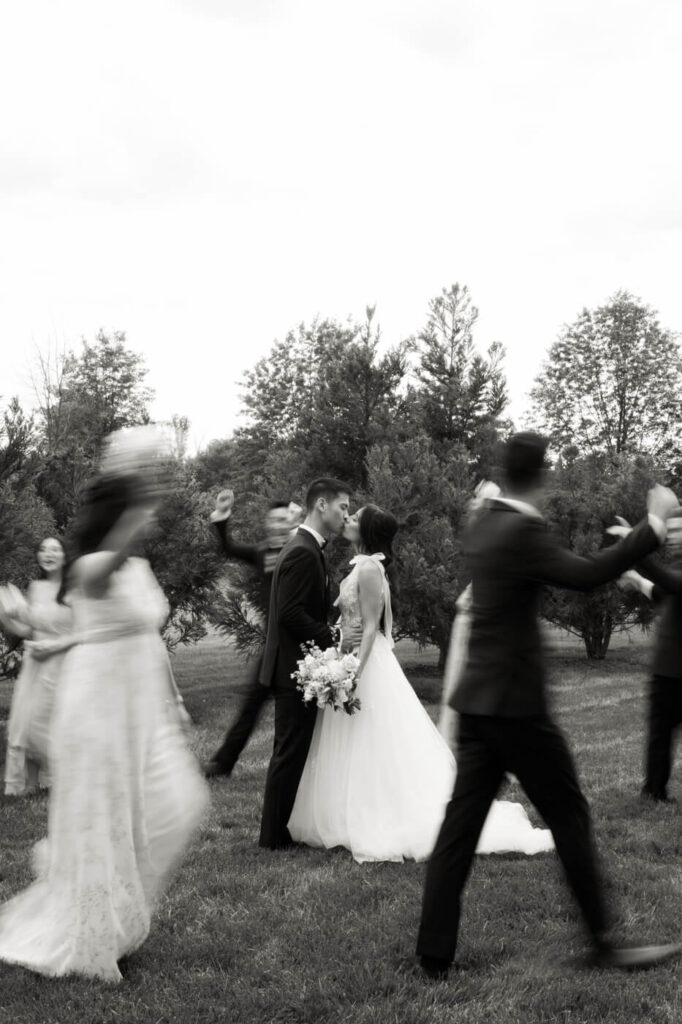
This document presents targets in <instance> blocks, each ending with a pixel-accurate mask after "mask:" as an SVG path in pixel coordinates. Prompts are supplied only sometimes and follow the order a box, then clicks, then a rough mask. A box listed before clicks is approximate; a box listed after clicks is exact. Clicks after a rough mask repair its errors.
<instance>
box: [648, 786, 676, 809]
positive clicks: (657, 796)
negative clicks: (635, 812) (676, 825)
mask: <svg viewBox="0 0 682 1024" xmlns="http://www.w3.org/2000/svg"><path fill="white" fill-rule="evenodd" d="M639 795H640V797H641V798H642V800H648V801H650V802H651V803H653V804H672V805H675V804H677V800H676V799H675V797H674V796H667V795H666V794H665V793H650V792H649V791H648V790H647V789H643V790H642V791H641V793H640V794H639Z"/></svg>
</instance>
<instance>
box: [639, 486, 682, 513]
mask: <svg viewBox="0 0 682 1024" xmlns="http://www.w3.org/2000/svg"><path fill="white" fill-rule="evenodd" d="M646 507H647V512H648V513H649V515H652V516H658V518H659V519H662V520H663V522H664V523H665V522H666V520H668V519H669V518H670V516H671V515H672V513H673V512H674V511H675V510H676V509H677V508H679V502H678V500H677V496H676V495H675V493H674V492H673V491H671V490H670V488H669V487H663V485H662V484H654V486H653V487H652V488H651V490H650V491H649V493H648V494H647V500H646Z"/></svg>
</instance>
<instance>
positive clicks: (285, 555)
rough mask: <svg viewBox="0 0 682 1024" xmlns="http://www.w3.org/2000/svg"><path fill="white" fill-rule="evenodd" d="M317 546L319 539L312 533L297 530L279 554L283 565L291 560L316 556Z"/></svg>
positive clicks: (295, 560)
mask: <svg viewBox="0 0 682 1024" xmlns="http://www.w3.org/2000/svg"><path fill="white" fill-rule="evenodd" d="M316 547H319V545H318V544H317V541H316V540H315V538H314V537H313V536H312V534H307V535H306V534H305V533H303V532H300V531H297V532H296V533H295V534H294V535H293V536H292V537H290V538H289V540H288V541H287V542H286V544H285V545H284V547H283V548H282V550H281V551H280V554H279V561H280V564H281V565H283V564H285V563H289V562H297V561H301V560H305V559H306V558H310V557H314V556H315V555H316V554H317V552H316V550H315V548H316Z"/></svg>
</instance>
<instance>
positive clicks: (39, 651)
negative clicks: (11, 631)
mask: <svg viewBox="0 0 682 1024" xmlns="http://www.w3.org/2000/svg"><path fill="white" fill-rule="evenodd" d="M24 647H25V648H26V650H27V651H30V653H31V655H32V656H33V657H34V658H35V660H36V661H45V660H46V659H47V658H50V657H52V655H53V654H56V653H57V652H58V651H60V650H61V647H60V645H59V644H58V643H55V641H54V640H25V641H24Z"/></svg>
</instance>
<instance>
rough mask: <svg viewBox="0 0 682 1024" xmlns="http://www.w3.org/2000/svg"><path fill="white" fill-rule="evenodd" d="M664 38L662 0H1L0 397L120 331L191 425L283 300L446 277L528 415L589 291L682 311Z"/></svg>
mask: <svg viewBox="0 0 682 1024" xmlns="http://www.w3.org/2000/svg"><path fill="white" fill-rule="evenodd" d="M681 53H682V4H679V3H678V2H677V0H487V2H486V0H410V2H400V0H344V2H343V3H338V2H335V3H332V2H330V0H116V2H115V3H108V4H104V3H98V2H93V0H60V2H58V3H55V2H54V0H21V2H19V3H3V4H2V5H1V6H0V96H2V116H1V117H0V351H1V353H2V355H1V359H2V363H1V366H2V376H1V377H0V394H1V395H2V396H3V398H4V399H7V398H8V397H9V395H11V394H12V393H14V392H20V393H21V392H22V391H24V392H25V384H26V379H27V369H28V362H29V355H30V351H31V349H32V347H33V346H36V345H37V346H38V347H40V348H43V349H45V348H46V347H47V346H48V345H49V344H50V343H53V344H54V343H58V344H66V345H67V347H69V346H77V345H78V344H79V339H80V338H81V337H83V336H85V337H87V338H88V339H92V338H93V337H94V335H95V333H96V332H97V329H98V328H99V327H100V326H101V327H104V328H105V329H107V330H116V329H119V330H125V331H126V332H127V337H128V342H129V344H130V346H131V347H132V348H134V349H135V350H137V351H139V352H141V353H142V354H143V355H144V357H145V359H146V361H147V364H148V366H149V370H150V373H149V378H148V382H149V383H150V384H151V386H153V387H154V388H155V389H156V392H157V401H156V403H155V406H154V413H155V415H156V416H157V417H159V418H161V417H167V416H170V415H171V414H172V413H174V412H177V413H181V414H185V415H187V416H189V418H190V419H191V421H192V425H193V431H192V440H193V445H194V446H195V447H196V446H197V445H201V444H205V443H207V442H208V441H209V440H210V439H211V438H213V437H221V436H226V435H227V434H229V433H230V432H231V430H232V428H233V427H234V426H235V424H236V422H237V417H238V412H239V402H238V391H237V387H236V381H238V380H239V378H240V377H241V374H242V372H243V371H244V370H245V369H247V368H248V367H250V366H251V365H252V364H253V363H254V362H255V360H256V359H257V358H259V357H260V356H262V355H264V354H265V353H266V352H267V351H268V349H269V347H270V345H271V343H272V341H273V340H274V339H275V338H278V337H280V338H281V337H283V336H284V335H285V334H286V332H287V330H288V329H289V328H290V327H293V326H295V325H296V324H297V323H298V322H300V321H301V320H306V321H309V320H311V319H312V318H313V317H314V315H315V314H316V313H320V314H322V315H333V316H338V317H341V318H345V317H346V316H347V315H349V314H351V315H354V316H356V317H358V318H361V317H362V315H363V311H364V308H365V306H366V305H367V304H368V303H371V304H373V303H376V304H377V320H378V321H379V323H380V324H381V326H382V328H383V335H384V339H385V340H386V342H394V341H398V340H399V339H401V338H403V337H406V336H407V335H409V334H411V333H413V332H414V331H416V330H418V329H419V327H420V326H421V325H422V323H423V322H424V319H425V314H426V308H427V302H428V300H429V298H431V297H432V296H434V295H436V294H438V292H439V291H440V289H441V288H442V287H443V286H445V285H449V284H451V283H452V282H454V281H459V282H461V283H466V284H468V285H469V288H470V290H471V293H472V297H473V299H474V302H475V303H476V304H477V305H478V307H479V309H480V312H481V315H480V319H479V324H478V328H477V333H476V337H477V340H478V342H479V344H480V345H481V346H482V347H485V346H487V344H488V343H489V342H491V341H493V340H500V341H502V342H503V343H504V344H505V346H506V348H507V352H508V357H507V373H508V379H509V384H510V390H511V394H512V398H513V402H512V413H513V414H514V415H515V416H517V418H520V417H521V415H522V412H523V409H524V406H525V401H524V399H525V395H526V393H527V391H528V389H529V387H530V386H531V384H532V380H533V377H534V375H535V374H536V372H537V371H538V369H539V367H540V364H541V361H542V359H543V356H544V353H545V352H546V349H547V347H548V345H549V344H550V343H551V342H552V341H553V339H554V338H555V336H556V334H557V332H558V330H559V328H560V327H561V325H562V324H563V323H565V322H567V321H570V320H572V319H573V318H574V317H575V316H576V315H577V313H578V312H579V310H580V309H581V308H582V307H583V306H585V305H587V306H592V305H597V304H599V303H601V302H603V301H605V300H606V299H607V298H608V297H609V295H611V294H612V293H613V292H614V291H615V290H616V289H617V288H621V287H623V288H627V289H629V290H631V291H632V292H634V293H635V294H636V295H639V296H641V297H642V298H643V299H645V300H646V301H647V302H648V303H649V304H651V305H652V306H654V307H655V308H657V309H658V310H659V313H660V318H661V321H662V323H663V324H664V325H665V326H668V327H670V328H672V329H674V330H678V329H679V330H682V275H681V269H682V268H681V261H680V250H681V243H682V198H681V197H682V144H681V142H680V136H681V132H680V97H681V96H682V88H681V86H682V70H681V69H682V60H681V59H680V54H681Z"/></svg>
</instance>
